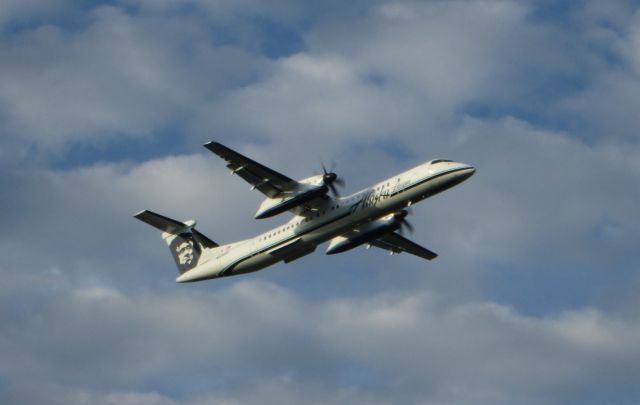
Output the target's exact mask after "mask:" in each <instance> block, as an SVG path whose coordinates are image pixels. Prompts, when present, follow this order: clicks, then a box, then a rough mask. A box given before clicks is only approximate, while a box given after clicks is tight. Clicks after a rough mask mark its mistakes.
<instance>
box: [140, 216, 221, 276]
mask: <svg viewBox="0 0 640 405" xmlns="http://www.w3.org/2000/svg"><path fill="white" fill-rule="evenodd" d="M134 217H136V218H138V219H139V220H140V221H142V222H146V223H147V224H149V225H151V226H153V227H154V228H156V229H159V230H161V231H162V239H164V241H165V242H166V243H167V245H168V246H169V250H171V255H172V256H173V259H174V260H175V262H176V266H178V271H179V272H180V274H183V273H184V272H186V271H188V270H191V269H192V268H194V267H196V266H197V265H198V263H199V261H200V256H201V255H202V251H203V250H204V249H211V248H216V247H218V244H217V243H215V242H214V241H212V240H211V239H209V238H207V237H206V236H204V235H203V234H201V233H200V232H198V231H197V230H196V229H195V228H194V227H195V226H196V222H195V221H193V220H192V221H187V222H180V221H176V220H175V219H171V218H167V217H165V216H163V215H160V214H156V213H155V212H151V211H149V210H144V211H141V212H139V213H137V214H136V215H134Z"/></svg>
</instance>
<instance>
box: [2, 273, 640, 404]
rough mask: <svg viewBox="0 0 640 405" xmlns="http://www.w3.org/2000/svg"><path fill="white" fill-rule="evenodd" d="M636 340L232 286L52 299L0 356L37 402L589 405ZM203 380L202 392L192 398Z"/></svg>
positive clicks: (592, 320)
mask: <svg viewBox="0 0 640 405" xmlns="http://www.w3.org/2000/svg"><path fill="white" fill-rule="evenodd" d="M70 321H71V322H70ZM41 336H46V337H47V338H46V339H42V338H41ZM639 337H640V325H639V324H638V322H637V319H622V318H615V317H612V316H609V315H605V314H603V313H601V312H599V311H597V310H595V309H591V308H584V309H580V310H576V311H571V312H565V313H559V314H556V315H554V316H552V317H547V318H534V317H528V316H524V315H522V314H519V313H516V312H514V311H513V310H511V309H510V308H508V307H504V306H501V305H498V304H495V303H491V302H471V303H467V304H459V305H454V306H451V305H449V304H446V303H444V302H443V301H442V300H441V299H440V298H439V297H438V295H434V294H432V293H425V292H423V293H417V294H406V293H397V294H382V295H378V296H371V297H364V298H341V299H337V300H321V301H318V302H308V301H307V300H306V299H305V298H304V297H301V296H299V295H297V294H293V293H292V292H291V291H288V290H285V289H282V288H281V287H277V286H275V285H273V284H269V283H262V282H250V281H239V282H238V283H236V284H234V285H233V286H232V287H231V288H229V289H227V290H222V291H219V292H217V293H216V292H211V291H209V292H207V293H194V292H184V293H178V294H175V293H162V294H135V295H124V294H122V293H121V292H118V291H114V290H107V289H100V290H97V289H91V290H85V289H79V290H70V291H68V292H62V293H61V294H60V295H58V296H56V297H54V298H53V299H52V300H51V301H49V302H48V303H47V304H46V308H43V309H42V310H41V311H39V312H38V313H37V314H33V315H32V316H28V317H27V318H26V319H25V320H24V321H23V322H20V323H18V324H16V325H15V326H14V327H13V328H12V329H11V330H10V331H8V333H7V334H5V336H4V339H3V341H2V347H1V349H0V350H2V352H3V358H6V359H8V360H9V362H8V363H4V364H5V367H3V368H2V375H3V378H4V380H5V381H8V382H9V383H10V384H11V385H12V386H13V385H14V384H15V385H16V386H20V385H22V386H25V385H26V386H30V385H31V384H34V386H33V387H32V388H33V389H34V392H38V391H39V390H38V389H36V386H38V385H40V384H41V383H42V382H51V383H54V384H56V385H57V386H60V387H66V388H65V389H68V390H71V391H73V390H77V389H79V388H78V387H83V386H85V385H88V386H92V387H93V390H96V392H116V393H117V392H123V391H124V390H125V389H126V387H128V386H130V385H131V384H134V385H137V382H138V381H139V382H142V381H145V380H146V381H162V380H158V378H161V379H163V378H164V376H167V375H173V379H174V381H173V383H172V384H171V386H170V387H166V386H163V385H162V384H161V383H156V384H159V385H157V386H156V384H152V385H151V386H152V387H154V389H155V390H156V392H157V393H158V394H156V393H153V394H143V393H131V394H109V395H107V397H106V399H103V400H104V401H105V402H104V403H110V402H109V401H110V400H113V398H121V399H122V398H124V399H126V398H133V399H136V398H137V397H138V396H139V398H140V400H145V401H148V403H172V401H177V402H183V400H186V401H187V402H192V403H209V402H215V401H228V402H229V403H237V402H243V403H246V402H249V403H257V402H260V401H261V402H263V403H264V402H268V403H272V402H277V401H281V402H282V401H284V402H286V403H291V402H296V399H298V398H300V397H301V395H303V394H304V393H305V392H306V393H307V394H309V393H311V395H308V396H309V400H310V401H311V402H310V403H321V402H322V401H324V400H328V399H329V400H331V402H338V403H350V401H355V402H356V403H358V402H361V403H366V402H367V401H369V400H372V399H374V400H377V401H379V402H380V403H390V402H397V401H398V400H400V401H402V402H414V401H418V400H420V401H425V402H426V403H432V402H433V403H443V402H444V403H478V402H481V403H485V402H491V401H497V403H512V402H513V401H514V400H515V399H516V398H518V400H519V401H521V402H522V403H532V404H534V403H541V402H545V403H567V402H571V403H579V402H581V401H586V402H590V397H591V396H592V395H594V394H597V392H598V389H597V388H593V389H591V388H588V385H589V384H594V383H596V382H599V385H600V386H607V387H609V388H608V389H607V392H614V391H615V390H616V389H618V388H620V389H628V388H627V384H628V383H629V382H630V381H632V380H633V377H630V376H632V375H634V374H637V372H638V371H640V370H636V368H637V364H638V360H639V358H638V356H639V355H640V354H639V353H638V352H637V351H636V350H635V342H636V341H637V339H638V338H639ZM9 364H10V366H9ZM27 375H28V376H29V378H28V379H25V378H24V377H25V376H27ZM96 376H97V377H99V378H96ZM196 376H201V377H196ZM204 380H207V381H208V385H209V387H211V388H209V389H207V390H206V391H205V392H206V393H204V394H194V393H193V392H194V391H193V390H195V392H201V391H199V388H198V387H199V384H200V383H201V381H204ZM25 381H29V383H25ZM585 384H586V385H587V386H585ZM171 387H173V388H171ZM216 387H218V388H216ZM223 387H226V388H223ZM105 390H106V391H105ZM165 390H166V391H165ZM175 390H177V391H175ZM225 392H227V393H226V394H225ZM632 392H633V390H632ZM83 395H85V397H86V396H89V397H90V395H89V394H86V393H85V394H83ZM596 397H597V396H596ZM109 398H111V399H109ZM212 398H213V399H212ZM124 399H123V400H124ZM214 399H215V400H214ZM79 403H82V401H80V402H79Z"/></svg>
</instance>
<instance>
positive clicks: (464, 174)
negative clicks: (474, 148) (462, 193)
mask: <svg viewBox="0 0 640 405" xmlns="http://www.w3.org/2000/svg"><path fill="white" fill-rule="evenodd" d="M475 172H476V168H475V167H473V166H468V165H467V167H465V168H464V169H463V170H461V171H460V174H459V177H460V181H461V182H462V181H465V180H466V179H468V178H469V177H471V176H473V174H474V173H475Z"/></svg>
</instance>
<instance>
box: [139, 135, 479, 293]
mask: <svg viewBox="0 0 640 405" xmlns="http://www.w3.org/2000/svg"><path fill="white" fill-rule="evenodd" d="M204 147H206V148H207V149H209V150H210V151H211V152H213V153H215V154H216V155H218V156H219V157H221V158H222V159H224V160H225V161H226V162H227V167H228V168H229V169H231V174H237V175H238V176H240V177H241V178H242V179H244V180H245V181H246V182H248V183H249V184H250V185H251V189H252V190H258V191H260V192H261V193H262V194H264V195H265V196H266V199H265V200H264V201H263V202H262V204H260V206H259V207H258V211H257V212H256V214H255V218H256V219H261V218H268V217H273V216H275V215H279V214H282V213H284V212H286V211H289V212H290V213H292V214H293V215H294V216H293V218H291V219H290V220H289V221H288V222H286V223H285V224H283V225H281V226H279V227H277V228H274V229H271V230H269V231H267V232H264V233H262V234H260V235H258V236H255V237H253V238H250V239H246V240H242V241H239V242H233V243H229V244H226V245H219V244H218V243H216V242H214V241H213V240H211V239H209V238H208V237H206V236H205V235H203V234H202V233H200V232H199V231H198V230H196V228H195V225H196V222H195V221H194V220H189V221H185V222H180V221H176V220H174V219H171V218H168V217H165V216H163V215H160V214H157V213H155V212H152V211H149V210H143V211H141V212H139V213H137V214H136V215H134V217H135V218H137V219H139V220H141V221H143V222H146V223H147V224H149V225H151V226H153V227H155V228H157V229H159V230H160V231H162V238H163V239H164V241H165V242H166V244H167V245H168V246H169V249H170V250H171V254H172V255H173V258H174V260H175V263H176V266H177V267H178V271H179V273H180V275H179V276H178V278H176V282H178V283H184V282H194V281H201V280H208V279H215V278H220V277H226V276H232V275H238V274H245V273H251V272H254V271H258V270H261V269H263V268H265V267H267V266H270V265H273V264H275V263H278V262H281V261H282V262H285V263H289V262H292V261H294V260H296V259H299V258H301V257H303V256H305V255H308V254H310V253H312V252H314V251H315V250H316V247H317V246H318V245H320V244H322V243H324V242H326V241H329V245H328V247H327V250H326V253H327V254H330V255H331V254H337V253H341V252H345V251H347V250H350V249H353V248H355V247H358V246H361V245H366V246H367V248H369V247H372V246H373V247H377V248H381V249H385V250H387V251H389V252H390V254H396V253H401V252H406V253H410V254H413V255H415V256H418V257H421V258H423V259H426V260H432V259H434V258H436V257H437V254H436V253H434V252H432V251H431V250H429V249H426V248H424V247H422V246H420V245H418V244H416V243H415V242H412V241H410V240H409V239H407V238H405V237H404V236H402V234H401V233H402V232H403V229H408V230H409V231H412V230H413V227H412V226H411V224H410V223H409V222H407V220H406V217H407V215H408V213H409V211H408V208H409V207H410V206H411V205H412V204H415V203H416V202H419V201H421V200H424V199H425V198H428V197H431V196H433V195H435V194H438V193H440V192H442V191H445V190H447V189H449V188H451V187H453V186H455V185H457V184H460V183H461V182H463V181H464V180H466V179H468V178H469V177H471V176H472V175H473V174H474V173H475V168H474V167H473V166H470V165H468V164H465V163H459V162H454V161H451V160H446V159H435V160H430V161H428V162H426V163H423V164H421V165H418V166H416V167H414V168H412V169H409V170H407V171H405V172H403V173H400V174H397V175H395V176H393V177H390V178H388V179H386V180H383V181H381V182H379V183H377V184H374V185H373V186H371V187H368V188H366V189H364V190H361V191H358V192H356V193H354V194H351V195H348V196H345V197H341V196H340V194H339V193H338V190H337V188H336V185H343V184H344V183H343V180H342V179H341V178H339V177H338V175H337V174H336V173H334V172H333V171H332V170H327V169H326V167H325V166H324V164H323V165H322V170H323V174H320V175H315V176H312V177H309V178H307V179H304V180H299V181H296V180H293V179H291V178H289V177H287V176H285V175H283V174H281V173H278V172H277V171H275V170H272V169H270V168H268V167H266V166H264V165H262V164H260V163H258V162H255V161H254V160H252V159H250V158H248V157H246V156H243V155H241V154H240V153H238V152H236V151H234V150H232V149H230V148H228V147H226V146H224V145H222V144H220V143H218V142H209V143H206V144H205V145H204Z"/></svg>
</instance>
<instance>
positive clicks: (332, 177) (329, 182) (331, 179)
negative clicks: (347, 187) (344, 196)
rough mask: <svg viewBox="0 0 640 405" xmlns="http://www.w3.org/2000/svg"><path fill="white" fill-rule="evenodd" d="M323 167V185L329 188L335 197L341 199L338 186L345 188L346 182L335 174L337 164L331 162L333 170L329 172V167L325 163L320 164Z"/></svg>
mask: <svg viewBox="0 0 640 405" xmlns="http://www.w3.org/2000/svg"><path fill="white" fill-rule="evenodd" d="M320 163H321V165H322V173H323V174H322V181H323V183H324V184H325V185H326V186H327V187H329V190H331V192H332V193H333V195H335V196H336V197H340V193H339V192H338V189H337V188H336V185H337V186H340V187H344V180H342V179H341V178H339V177H338V175H337V174H336V173H334V172H333V170H335V167H336V164H335V162H331V169H329V170H327V167H326V166H325V165H324V163H323V162H320Z"/></svg>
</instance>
